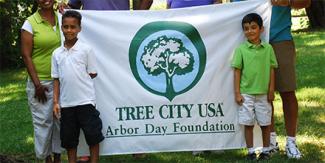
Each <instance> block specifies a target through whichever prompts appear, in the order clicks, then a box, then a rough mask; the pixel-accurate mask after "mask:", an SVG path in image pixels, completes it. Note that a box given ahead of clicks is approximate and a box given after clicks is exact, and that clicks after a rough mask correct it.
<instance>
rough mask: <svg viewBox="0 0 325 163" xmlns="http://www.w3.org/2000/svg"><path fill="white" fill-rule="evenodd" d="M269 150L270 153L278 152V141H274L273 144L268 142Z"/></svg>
mask: <svg viewBox="0 0 325 163" xmlns="http://www.w3.org/2000/svg"><path fill="white" fill-rule="evenodd" d="M270 152H271V153H277V152H279V144H278V142H275V144H273V143H270Z"/></svg>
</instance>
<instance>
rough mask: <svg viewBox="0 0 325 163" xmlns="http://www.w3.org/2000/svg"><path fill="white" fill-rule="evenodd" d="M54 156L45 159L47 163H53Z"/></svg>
mask: <svg viewBox="0 0 325 163" xmlns="http://www.w3.org/2000/svg"><path fill="white" fill-rule="evenodd" d="M52 162H53V161H52V156H51V155H48V156H47V157H46V158H45V163H52Z"/></svg>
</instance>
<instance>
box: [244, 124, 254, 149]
mask: <svg viewBox="0 0 325 163" xmlns="http://www.w3.org/2000/svg"><path fill="white" fill-rule="evenodd" d="M253 129H254V126H245V141H246V147H247V148H248V149H249V148H253Z"/></svg>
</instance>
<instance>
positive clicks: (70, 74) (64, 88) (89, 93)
mask: <svg viewBox="0 0 325 163" xmlns="http://www.w3.org/2000/svg"><path fill="white" fill-rule="evenodd" d="M95 64H96V59H95V55H94V52H93V50H92V49H91V48H90V47H89V46H88V45H87V44H85V43H82V42H81V41H80V40H78V41H77V42H76V43H75V45H74V46H73V47H71V48H70V49H67V48H65V47H64V46H61V47H59V48H57V49H56V50H55V51H54V52H53V57H52V71H51V76H52V78H59V81H60V106H61V107H73V106H77V105H84V104H93V105H95V89H94V82H93V79H91V77H90V75H89V73H96V70H95Z"/></svg>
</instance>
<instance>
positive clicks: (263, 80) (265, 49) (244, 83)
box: [231, 41, 278, 94]
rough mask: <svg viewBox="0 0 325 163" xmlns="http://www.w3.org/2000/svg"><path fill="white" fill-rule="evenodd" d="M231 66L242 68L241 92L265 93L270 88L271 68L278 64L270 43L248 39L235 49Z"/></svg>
mask: <svg viewBox="0 0 325 163" xmlns="http://www.w3.org/2000/svg"><path fill="white" fill-rule="evenodd" d="M231 66H232V67H234V68H237V69H241V79H240V92H241V93H246V94H265V93H267V92H268V88H269V82H270V70H271V68H276V67H278V64H277V61H276V58H275V55H274V51H273V48H272V46H271V45H270V44H268V43H266V42H261V44H259V45H254V44H251V43H250V42H248V41H246V42H245V43H242V44H241V45H240V46H239V47H238V48H237V49H236V50H235V54H234V57H233V60H232V63H231Z"/></svg>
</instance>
